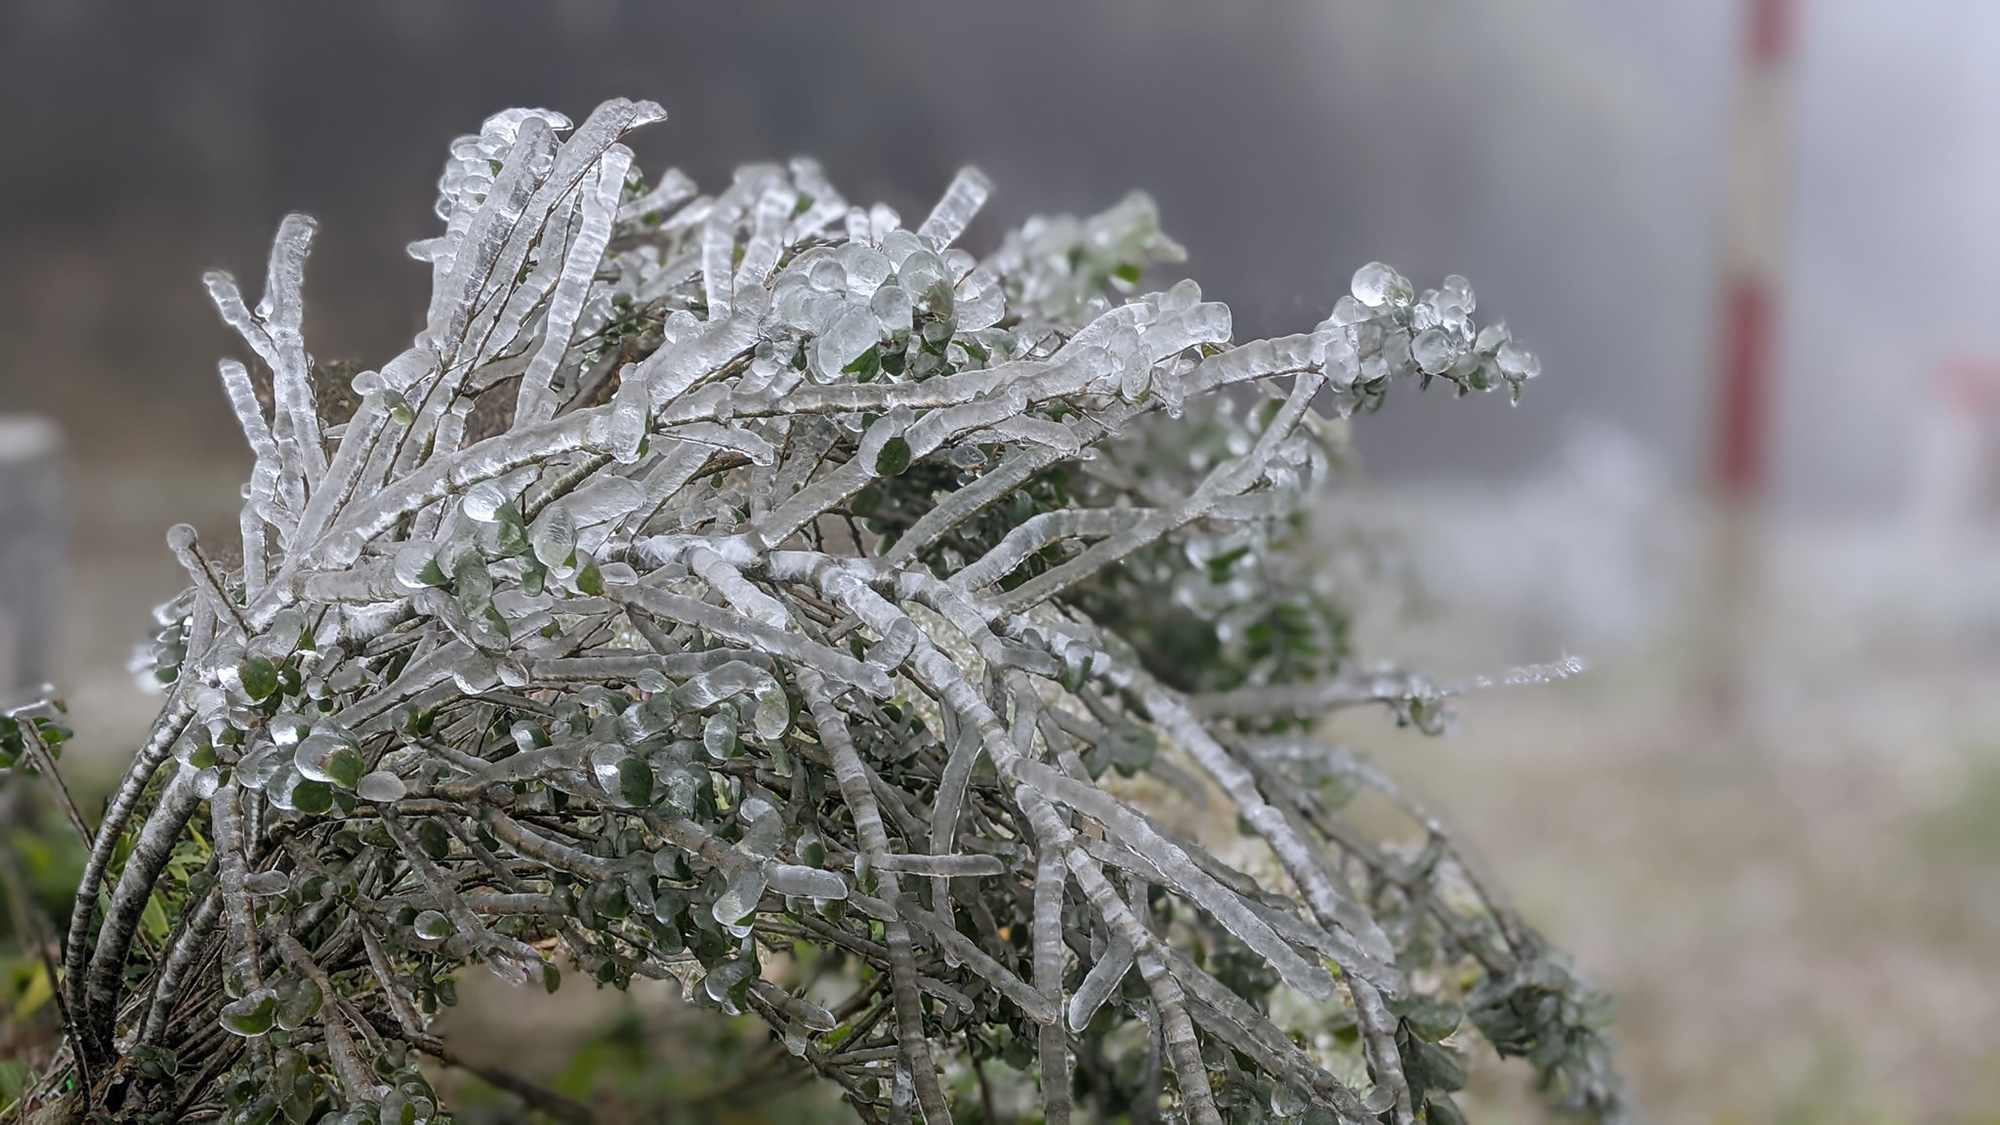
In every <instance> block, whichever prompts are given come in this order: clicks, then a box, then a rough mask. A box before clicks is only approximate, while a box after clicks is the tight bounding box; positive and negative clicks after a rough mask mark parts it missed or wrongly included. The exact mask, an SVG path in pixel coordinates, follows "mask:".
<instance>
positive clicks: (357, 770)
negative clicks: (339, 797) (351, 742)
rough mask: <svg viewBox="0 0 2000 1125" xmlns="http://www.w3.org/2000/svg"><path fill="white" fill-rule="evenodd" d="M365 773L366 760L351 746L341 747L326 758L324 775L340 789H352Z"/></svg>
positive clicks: (366, 769)
mask: <svg viewBox="0 0 2000 1125" xmlns="http://www.w3.org/2000/svg"><path fill="white" fill-rule="evenodd" d="M367 772H368V760H367V759H366V758H363V757H362V756H361V751H359V750H356V749H355V748H354V747H352V746H343V747H341V748H340V749H338V750H335V751H334V752H333V753H331V754H328V755H327V756H326V774H327V776H328V777H331V778H332V779H333V783H334V784H335V785H338V786H340V787H341V788H342V789H352V788H354V787H355V785H357V784H358V783H359V782H360V781H361V775H362V774H364V773H367Z"/></svg>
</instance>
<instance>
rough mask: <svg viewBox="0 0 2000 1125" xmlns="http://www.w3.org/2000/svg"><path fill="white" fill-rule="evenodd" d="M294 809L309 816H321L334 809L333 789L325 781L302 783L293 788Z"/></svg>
mask: <svg viewBox="0 0 2000 1125" xmlns="http://www.w3.org/2000/svg"><path fill="white" fill-rule="evenodd" d="M292 807H293V808H295V809H297V810H299V811H300V812H302V813H304V814H306V815H307V816H321V815H324V814H325V813H327V812H328V811H330V810H331V809H332V808H333V787H332V786H330V785H328V784H327V783H326V782H324V781H301V782H299V783H298V784H297V785H295V786H293V787H292Z"/></svg>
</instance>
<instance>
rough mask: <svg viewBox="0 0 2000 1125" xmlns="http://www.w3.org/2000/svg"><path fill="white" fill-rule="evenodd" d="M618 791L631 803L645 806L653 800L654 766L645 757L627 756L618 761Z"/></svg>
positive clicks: (627, 802)
mask: <svg viewBox="0 0 2000 1125" xmlns="http://www.w3.org/2000/svg"><path fill="white" fill-rule="evenodd" d="M618 792H619V794H620V795H621V796H623V797H624V798H625V803H626V804H629V805H637V806H644V805H648V804H651V803H652V800H653V767H652V766H651V765H650V764H649V763H648V762H647V761H646V760H645V759H644V758H627V759H625V760H624V761H622V762H619V763H618Z"/></svg>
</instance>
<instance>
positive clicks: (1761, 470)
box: [1713, 0, 1796, 506]
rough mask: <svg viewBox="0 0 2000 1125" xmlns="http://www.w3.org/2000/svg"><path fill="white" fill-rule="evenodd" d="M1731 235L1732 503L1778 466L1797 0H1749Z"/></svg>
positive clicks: (1727, 284)
mask: <svg viewBox="0 0 2000 1125" xmlns="http://www.w3.org/2000/svg"><path fill="white" fill-rule="evenodd" d="M1745 7H1746V9H1747V11H1746V13H1745V15H1746V17H1747V26H1746V27H1745V28H1744V43H1743V48H1744V49H1743V59H1742V66H1743V72H1742V76H1741V80H1740V82H1739V85H1738V88H1737V99H1738V100H1737V105H1736V115H1735V120H1734V121H1733V122H1732V127H1731V128H1732V146H1731V152H1730V160H1729V197H1728V201H1727V204H1726V206H1727V211H1726V213H1725V215H1726V227H1725V234H1724V242H1723V263H1722V265H1723V293H1724V296H1723V302H1724V303H1723V307H1722V340H1721V344H1722V348H1721V355H1720V357H1719V358H1720V360H1721V387H1720V392H1721V393H1720V395H1719V400H1718V404H1717V405H1718V408H1719V410H1718V415H1717V418H1716V435H1715V449H1714V459H1715V460H1714V479H1713V484H1714V487H1715V490H1716V492H1717V494H1718V495H1719V497H1720V498H1721V499H1722V500H1723V501H1724V502H1725V503H1731V504H1734V505H1738V506H1741V505H1745V504H1748V503H1751V502H1754V501H1755V500H1757V499H1758V498H1759V497H1761V495H1762V494H1763V492H1764V490H1765V487H1766V482H1767V479H1768V477H1769V475H1770V462H1771V434H1772V429H1773V426H1772V407H1773V404H1774V403H1773V399H1774V394H1773V392H1774V390H1775V383H1776V364H1775V362H1774V359H1775V354H1776V348H1775V346H1774V344H1775V342H1776V336H1777V333H1776V327H1777V325H1776V320H1777V310H1778V280H1779V273H1780V266H1781V261H1782V258H1783V253H1784V233H1785V229H1784V228H1785V222H1784V212H1785V207H1784V203H1785V187H1786V184H1785V180H1786V175H1785V172H1786V168H1785V165H1786V158H1787V155H1788V153H1789V151H1790V145H1789V143H1788V139H1787V138H1788V133H1787V129H1786V120H1787V118H1788V116H1789V114H1788V112H1787V110H1788V108H1789V107H1788V106H1787V104H1786V103H1787V100H1788V99H1787V98H1786V85H1787V81H1786V80H1787V78H1788V72H1789V70H1790V59H1791V54H1792V45H1793V39H1794V32H1795V30H1796V27H1795V20H1794V17H1795V16H1796V9H1795V7H1794V0H1746V4H1745Z"/></svg>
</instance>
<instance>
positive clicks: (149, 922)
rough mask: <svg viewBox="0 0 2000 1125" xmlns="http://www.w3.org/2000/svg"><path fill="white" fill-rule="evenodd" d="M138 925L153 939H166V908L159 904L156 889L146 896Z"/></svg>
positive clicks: (160, 940) (157, 940) (156, 940)
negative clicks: (144, 906) (144, 908)
mask: <svg viewBox="0 0 2000 1125" xmlns="http://www.w3.org/2000/svg"><path fill="white" fill-rule="evenodd" d="M139 926H140V928H141V929H143V930H145V931H146V936H147V937H149V938H151V939H152V940H153V941H155V942H162V941H165V940H167V908H166V907H165V906H163V905H161V903H160V894H159V892H158V891H155V892H153V893H152V894H151V895H149V896H147V898H146V910H145V912H144V913H142V914H140V915H139Z"/></svg>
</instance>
